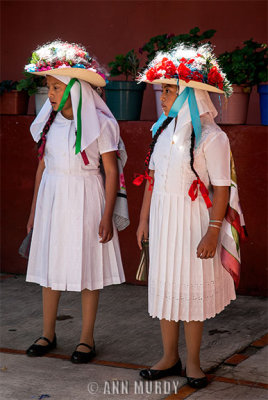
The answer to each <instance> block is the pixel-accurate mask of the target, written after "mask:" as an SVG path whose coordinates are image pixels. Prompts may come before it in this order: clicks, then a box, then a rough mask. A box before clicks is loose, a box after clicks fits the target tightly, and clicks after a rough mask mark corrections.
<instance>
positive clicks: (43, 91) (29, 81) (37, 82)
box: [17, 72, 48, 114]
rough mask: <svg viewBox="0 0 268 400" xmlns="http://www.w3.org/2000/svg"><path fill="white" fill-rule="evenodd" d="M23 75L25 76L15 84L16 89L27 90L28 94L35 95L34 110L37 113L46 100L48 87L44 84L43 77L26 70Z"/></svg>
mask: <svg viewBox="0 0 268 400" xmlns="http://www.w3.org/2000/svg"><path fill="white" fill-rule="evenodd" d="M24 75H25V78H24V79H21V80H20V81H19V83H18V84H17V90H18V91H27V92H28V95H29V96H32V95H33V94H34V95H35V112H36V114H38V113H39V111H40V110H41V108H42V106H43V104H44V103H45V101H46V100H47V94H48V89H47V87H46V86H45V78H44V77H43V76H35V75H33V74H29V73H28V72H24Z"/></svg>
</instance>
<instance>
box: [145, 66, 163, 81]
mask: <svg viewBox="0 0 268 400" xmlns="http://www.w3.org/2000/svg"><path fill="white" fill-rule="evenodd" d="M161 76H162V75H161V74H159V73H158V72H157V70H156V68H155V67H152V68H150V69H149V70H148V71H147V72H146V79H147V80H148V81H150V82H152V81H154V80H155V79H159V78H161Z"/></svg>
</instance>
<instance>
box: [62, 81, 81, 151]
mask: <svg viewBox="0 0 268 400" xmlns="http://www.w3.org/2000/svg"><path fill="white" fill-rule="evenodd" d="M75 82H78V83H79V85H80V97H79V103H78V107H77V133H76V141H75V154H78V153H80V151H81V137H82V117H81V111H82V87H81V82H80V81H79V79H77V78H72V79H71V80H70V82H69V83H68V85H67V86H66V89H65V91H64V93H63V96H62V99H61V102H60V105H59V108H58V111H61V110H62V109H63V107H64V105H65V103H66V101H67V99H68V96H69V94H70V91H71V89H72V87H73V85H74V84H75Z"/></svg>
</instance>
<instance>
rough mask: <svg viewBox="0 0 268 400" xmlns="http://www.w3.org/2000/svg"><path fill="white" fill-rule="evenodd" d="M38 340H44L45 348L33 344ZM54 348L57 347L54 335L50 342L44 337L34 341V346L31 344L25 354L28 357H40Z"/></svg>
mask: <svg viewBox="0 0 268 400" xmlns="http://www.w3.org/2000/svg"><path fill="white" fill-rule="evenodd" d="M40 339H43V340H45V341H46V342H47V343H48V344H47V345H46V346H42V345H41V344H35V343H36V342H38V340H40ZM56 346H57V338H56V334H55V335H54V339H53V341H52V342H51V341H50V340H49V339H48V338H46V337H45V336H40V338H38V339H36V341H35V342H34V344H32V345H31V346H30V347H29V348H28V349H27V350H26V354H27V356H29V357H41V356H43V355H45V354H46V353H48V352H49V351H50V350H53V349H55V347H56Z"/></svg>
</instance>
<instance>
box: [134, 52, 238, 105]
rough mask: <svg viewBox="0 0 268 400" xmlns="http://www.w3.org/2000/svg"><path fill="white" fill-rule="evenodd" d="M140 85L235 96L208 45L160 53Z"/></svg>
mask: <svg viewBox="0 0 268 400" xmlns="http://www.w3.org/2000/svg"><path fill="white" fill-rule="evenodd" d="M137 80H138V81H139V82H147V83H152V84H169V85H181V86H188V87H190V88H194V89H201V90H206V91H209V92H216V93H224V94H225V95H226V96H227V97H228V96H230V95H231V94H232V87H231V84H230V82H229V81H228V80H227V78H226V76H225V74H224V72H223V71H222V70H221V69H220V67H219V65H218V62H217V59H216V57H215V55H214V54H213V52H212V48H211V46H210V45H209V44H204V45H202V46H199V47H198V48H194V47H188V46H186V45H184V44H179V45H177V46H176V47H174V48H173V49H171V50H169V51H168V52H158V53H157V54H156V57H155V58H154V59H153V60H152V61H151V63H150V64H149V65H148V67H147V69H145V70H144V71H143V73H142V74H141V75H140V76H139V77H138V79H137Z"/></svg>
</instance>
